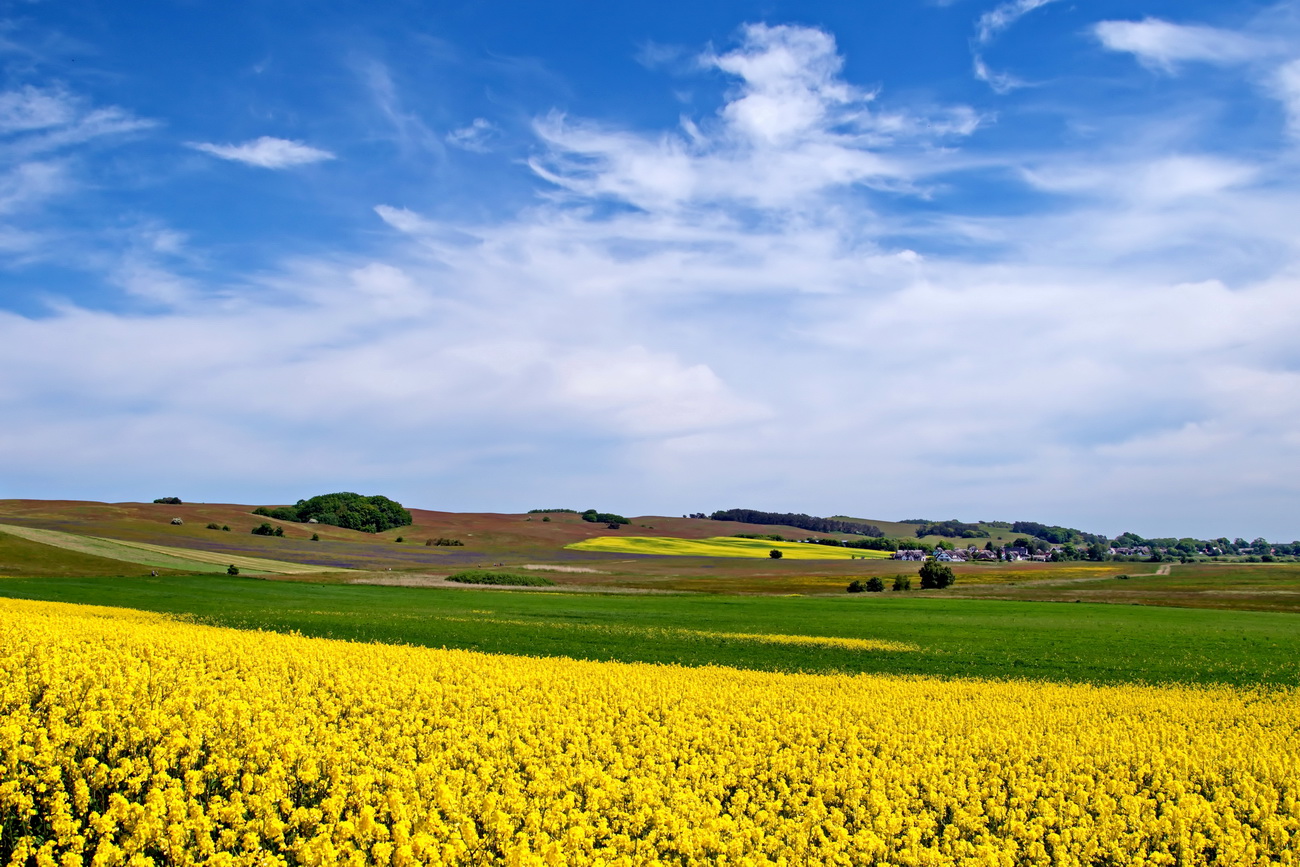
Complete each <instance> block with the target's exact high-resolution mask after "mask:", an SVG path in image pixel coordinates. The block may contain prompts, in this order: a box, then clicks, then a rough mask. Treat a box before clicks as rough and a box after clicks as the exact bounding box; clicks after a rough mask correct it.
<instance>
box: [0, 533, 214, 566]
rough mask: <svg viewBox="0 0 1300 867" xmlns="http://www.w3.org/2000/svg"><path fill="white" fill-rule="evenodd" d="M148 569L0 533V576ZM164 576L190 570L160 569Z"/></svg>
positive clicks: (137, 564) (136, 564)
mask: <svg viewBox="0 0 1300 867" xmlns="http://www.w3.org/2000/svg"><path fill="white" fill-rule="evenodd" d="M149 570H150V567H149V566H145V565H142V564H139V563H130V562H126V561H124V560H116V559H110V558H107V557H97V556H95V555H93V554H85V553H81V552H78V551H69V550H66V549H64V548H58V547H55V546H52V545H45V544H41V543H40V542H33V541H31V540H30V539H23V538H21V537H19V536H14V535H12V534H9V533H0V575H21V576H28V577H37V576H77V575H111V576H116V577H125V576H127V575H144V574H147V573H148V572H149ZM158 571H160V572H163V573H165V574H189V573H190V572H191V571H192V570H188V569H187V570H171V569H166V568H160V569H158Z"/></svg>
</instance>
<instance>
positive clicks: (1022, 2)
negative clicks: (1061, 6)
mask: <svg viewBox="0 0 1300 867" xmlns="http://www.w3.org/2000/svg"><path fill="white" fill-rule="evenodd" d="M1054 2H1056V0H1007V2H1004V3H1001V4H999V5H998V6H995V7H994V8H992V9H990V10H989V11H987V12H985V13H984V14H983V15H981V16H980V17H979V20H978V21H977V22H976V25H975V39H974V42H975V46H976V47H975V48H974V49H973V50H972V52H971V65H972V69H973V70H974V73H975V77H976V78H977V79H979V80H980V81H982V82H984V83H985V84H987V85H988V86H989V87H991V88H992V89H993V92H994V93H1010V92H1011V91H1013V90H1017V89H1019V88H1021V87H1025V86H1027V84H1028V82H1025V81H1023V80H1022V79H1020V78H1018V77H1017V76H1015V75H1013V74H1011V73H1009V72H1001V71H998V70H995V69H993V68H992V67H990V66H989V64H988V62H987V61H985V59H984V48H985V47H986V46H988V45H989V44H991V43H992V42H993V41H994V40H996V39H997V37H998V36H999V35H1001V34H1002V32H1003V31H1005V30H1007V29H1008V28H1010V27H1011V26H1012V25H1013V24H1015V23H1016V22H1017V21H1019V20H1020V19H1021V18H1024V17H1025V16H1026V15H1028V14H1029V13H1030V12H1033V11H1034V10H1035V9H1039V8H1041V7H1043V6H1046V5H1048V4H1049V3H1054Z"/></svg>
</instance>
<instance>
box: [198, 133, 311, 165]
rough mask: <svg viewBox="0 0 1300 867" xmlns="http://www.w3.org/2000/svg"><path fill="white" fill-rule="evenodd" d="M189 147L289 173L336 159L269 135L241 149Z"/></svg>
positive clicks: (239, 145) (207, 144)
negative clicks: (289, 169)
mask: <svg viewBox="0 0 1300 867" xmlns="http://www.w3.org/2000/svg"><path fill="white" fill-rule="evenodd" d="M190 147H192V148H194V149H195V150H200V151H203V152H204V153H208V154H212V155H213V156H215V157H220V158H221V159H223V160H232V161H234V162H238V163H244V164H246V165H250V166H259V167H261V168H264V169H287V168H291V167H293V166H302V165H310V164H311V163H319V162H323V161H324V160H332V159H334V154H332V153H330V152H329V151H327V150H321V149H320V148H315V147H312V146H310V145H307V144H303V143H302V142H298V141H289V140H288V139H282V138H274V137H272V136H266V135H264V136H262V137H261V138H257V139H254V140H252V141H247V142H244V143H243V144H238V145H218V144H209V143H205V142H192V143H191V144H190Z"/></svg>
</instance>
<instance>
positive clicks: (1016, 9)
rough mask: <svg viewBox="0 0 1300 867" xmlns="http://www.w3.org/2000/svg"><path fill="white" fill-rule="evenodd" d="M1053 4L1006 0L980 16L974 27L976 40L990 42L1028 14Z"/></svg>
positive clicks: (1048, 0)
mask: <svg viewBox="0 0 1300 867" xmlns="http://www.w3.org/2000/svg"><path fill="white" fill-rule="evenodd" d="M1054 2H1056V0H1008V2H1006V3H1002V4H1000V5H998V6H996V7H995V8H993V9H991V10H989V11H988V12H985V13H984V14H983V15H981V16H980V19H979V23H978V24H977V25H976V38H977V39H979V41H980V42H984V43H987V42H991V41H993V39H994V37H996V36H997V35H998V34H1000V33H1001V32H1002V31H1004V30H1006V29H1007V28H1008V27H1010V26H1011V25H1012V24H1015V23H1016V22H1017V21H1019V20H1020V19H1021V18H1023V17H1025V16H1026V15H1028V14H1029V13H1030V12H1033V11H1034V10H1035V9H1038V8H1040V7H1043V6H1046V5H1047V4H1049V3H1054Z"/></svg>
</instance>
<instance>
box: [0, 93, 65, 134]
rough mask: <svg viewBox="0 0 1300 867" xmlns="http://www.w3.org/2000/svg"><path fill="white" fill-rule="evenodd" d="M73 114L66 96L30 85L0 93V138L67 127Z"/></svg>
mask: <svg viewBox="0 0 1300 867" xmlns="http://www.w3.org/2000/svg"><path fill="white" fill-rule="evenodd" d="M75 117H76V111H75V109H74V107H73V105H72V103H71V100H70V99H69V97H68V96H67V94H65V93H63V92H62V91H59V90H42V89H41V88H38V87H33V86H32V85H26V86H24V87H20V88H17V89H15V90H6V91H4V92H0V135H8V134H10V133H14V132H29V131H31V130H38V129H48V128H49V127H55V126H63V125H65V124H68V123H71V122H72V121H73V120H74V119H75Z"/></svg>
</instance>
